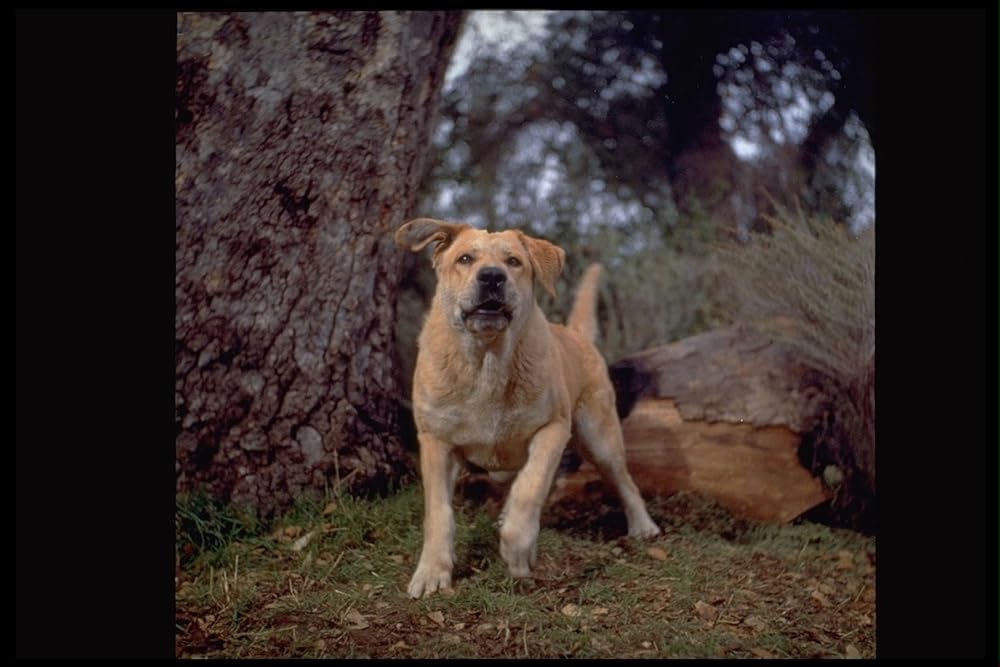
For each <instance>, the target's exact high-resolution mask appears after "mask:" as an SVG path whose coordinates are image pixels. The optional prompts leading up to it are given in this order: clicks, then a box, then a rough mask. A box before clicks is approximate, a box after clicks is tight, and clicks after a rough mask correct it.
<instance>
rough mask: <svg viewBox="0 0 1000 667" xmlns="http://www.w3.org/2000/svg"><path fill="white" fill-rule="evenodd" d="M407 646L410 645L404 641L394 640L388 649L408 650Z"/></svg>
mask: <svg viewBox="0 0 1000 667" xmlns="http://www.w3.org/2000/svg"><path fill="white" fill-rule="evenodd" d="M409 648H410V647H409V646H407V645H406V642H404V641H402V640H400V641H398V642H396V643H395V644H393V645H392V646H390V647H389V650H390V651H406V650H409Z"/></svg>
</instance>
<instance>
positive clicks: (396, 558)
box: [389, 554, 404, 565]
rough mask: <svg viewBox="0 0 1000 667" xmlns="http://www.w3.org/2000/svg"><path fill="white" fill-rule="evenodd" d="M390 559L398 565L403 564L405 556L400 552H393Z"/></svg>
mask: <svg viewBox="0 0 1000 667" xmlns="http://www.w3.org/2000/svg"><path fill="white" fill-rule="evenodd" d="M389 560H391V561H392V562H393V563H395V564H396V565H402V564H403V560H404V558H403V557H402V556H400V555H399V554H393V555H391V556H389Z"/></svg>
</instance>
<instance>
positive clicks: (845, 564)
mask: <svg viewBox="0 0 1000 667" xmlns="http://www.w3.org/2000/svg"><path fill="white" fill-rule="evenodd" d="M853 568H854V554H852V553H851V552H850V551H846V550H841V551H838V552H837V569H838V570H850V569H853Z"/></svg>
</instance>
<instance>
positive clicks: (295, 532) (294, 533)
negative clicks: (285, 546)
mask: <svg viewBox="0 0 1000 667" xmlns="http://www.w3.org/2000/svg"><path fill="white" fill-rule="evenodd" d="M301 534H302V526H285V537H298V536H299V535H301Z"/></svg>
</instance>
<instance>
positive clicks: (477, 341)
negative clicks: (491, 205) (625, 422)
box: [394, 218, 660, 598]
mask: <svg viewBox="0 0 1000 667" xmlns="http://www.w3.org/2000/svg"><path fill="white" fill-rule="evenodd" d="M394 238H395V242H396V244H397V245H398V246H400V247H402V248H404V249H406V250H409V251H412V252H420V251H421V250H423V249H424V248H425V247H427V246H428V245H429V244H431V243H433V244H434V249H433V258H432V263H433V266H434V269H435V272H436V275H437V288H436V290H435V293H434V297H433V300H432V303H431V306H430V309H429V311H428V313H427V317H426V319H425V321H424V325H423V329H422V330H421V332H420V337H419V341H418V345H419V347H418V352H417V362H416V368H415V370H414V375H413V416H414V421H415V423H416V427H417V439H418V441H419V444H420V474H421V478H422V481H423V497H424V523H423V530H424V535H423V537H424V542H423V548H422V550H421V553H420V560H419V562H418V564H417V569H416V571H415V572H414V574H413V577H412V579H411V580H410V583H409V587H408V589H407V592H408V593H409V595H410V596H411V597H413V598H419V597H425V596H427V595H429V594H431V593H434V592H435V591H438V590H441V589H445V588H449V587H451V573H452V567H453V566H454V563H455V552H454V537H455V518H454V512H453V510H452V494H453V490H454V486H455V481H456V478H457V477H458V474H459V472H460V470H461V468H462V465H463V462H471V463H473V464H475V465H476V466H479V467H480V468H483V469H485V470H487V471H489V473H490V475H491V477H493V478H494V479H498V480H500V481H506V480H508V479H510V478H513V483H512V485H511V487H510V490H509V492H508V495H507V499H506V501H505V503H504V506H503V510H502V512H501V514H500V521H499V525H500V555H501V557H502V558H503V559H504V561H505V562H506V563H507V566H508V568H509V570H510V574H511V575H512V576H513V577H515V578H522V577H529V576H531V568H532V567H533V566H534V564H535V555H536V545H537V540H538V531H539V519H540V516H541V511H542V506H543V504H544V502H545V499H546V497H547V495H548V493H549V490H550V487H551V486H552V481H553V477H554V476H555V473H556V469H557V468H558V466H559V462H560V459H561V458H562V453H563V450H564V448H565V447H566V445H567V443H568V442H569V441H570V437H571V433H572V434H573V436H574V437H575V440H574V444H576V443H577V442H578V443H579V444H580V445H582V446H580V447H578V450H579V451H580V453H581V454H582V455H583V456H584V458H586V459H588V460H590V461H591V462H593V463H594V464H595V465H596V466H597V468H598V469H599V470H600V471H601V474H602V475H603V477H604V479H605V480H607V481H608V482H610V483H611V485H612V486H613V487H614V489H615V490H616V491H617V492H618V495H619V496H620V497H621V500H622V504H623V505H624V508H625V515H626V518H627V520H628V534H629V535H630V536H632V537H639V538H645V537H652V536H654V535H658V534H659V532H660V529H659V528H658V527H657V526H656V524H655V523H653V521H652V519H650V518H649V514H648V513H647V511H646V506H645V503H644V502H643V500H642V497H641V496H640V495H639V490H638V488H637V487H636V485H635V482H633V480H632V477H631V475H629V472H628V469H627V467H626V464H625V448H624V444H623V442H622V433H621V425H620V424H619V422H618V415H617V412H616V409H615V393H614V388H613V387H612V385H611V381H610V379H609V378H608V371H607V366H606V364H605V362H604V359H603V357H602V356H601V354H600V352H598V350H597V348H596V347H594V344H593V341H594V339H595V337H596V334H597V316H596V301H597V285H598V279H599V277H600V273H601V267H600V265H599V264H594V265H592V266H591V267H589V268H588V270H587V272H586V273H585V276H584V278H583V280H582V281H581V284H580V287H579V288H578V293H577V296H576V299H575V303H574V305H573V308H572V310H571V312H570V315H569V317H568V319H567V324H566V326H563V325H559V324H553V323H550V322H549V321H548V320H547V319H546V318H545V315H544V314H543V312H542V309H541V308H540V307H539V306H538V303H537V302H536V300H535V293H536V292H535V290H536V289H538V288H541V289H544V290H545V291H547V292H549V293H550V294H552V295H555V283H556V280H557V279H558V277H559V274H560V272H561V271H562V267H563V262H564V260H565V252H564V251H563V250H562V248H559V247H558V246H556V245H554V244H552V243H549V242H548V241H545V240H542V239H538V238H532V237H530V236H528V235H526V234H524V233H523V232H521V231H519V230H506V231H501V232H487V231H485V230H479V229H475V228H473V227H471V226H469V225H465V224H460V223H451V222H443V221H440V220H433V219H430V218H418V219H416V220H411V221H410V222H407V223H406V224H404V225H403V226H401V227H400V228H399V229H398V230H397V231H396V234H395V237H394Z"/></svg>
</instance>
